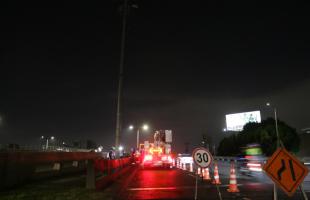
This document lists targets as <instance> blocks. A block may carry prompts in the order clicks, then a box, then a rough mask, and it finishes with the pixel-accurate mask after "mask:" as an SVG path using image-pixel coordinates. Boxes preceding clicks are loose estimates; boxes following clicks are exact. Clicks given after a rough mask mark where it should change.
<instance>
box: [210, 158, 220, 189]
mask: <svg viewBox="0 0 310 200" xmlns="http://www.w3.org/2000/svg"><path fill="white" fill-rule="evenodd" d="M212 184H215V185H219V184H221V181H220V176H219V169H218V167H217V162H215V163H214V180H213V181H212Z"/></svg>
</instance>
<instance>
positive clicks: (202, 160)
mask: <svg viewBox="0 0 310 200" xmlns="http://www.w3.org/2000/svg"><path fill="white" fill-rule="evenodd" d="M192 157H193V160H194V162H195V163H196V165H198V166H199V167H201V168H207V167H209V166H210V164H211V163H212V160H213V157H212V155H211V153H210V152H209V151H208V150H207V149H205V148H202V147H199V148H196V149H194V151H193V155H192Z"/></svg>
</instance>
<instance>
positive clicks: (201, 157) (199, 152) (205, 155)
mask: <svg viewBox="0 0 310 200" xmlns="http://www.w3.org/2000/svg"><path fill="white" fill-rule="evenodd" d="M192 157H193V160H194V162H195V164H196V165H197V166H198V167H200V168H207V167H209V166H210V165H211V163H212V160H213V157H212V155H211V153H210V152H209V151H208V150H207V149H205V148H202V147H199V148H196V149H194V151H193V154H192ZM197 188H198V178H197V174H196V185H195V200H197Z"/></svg>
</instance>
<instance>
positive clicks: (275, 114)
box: [274, 108, 280, 148]
mask: <svg viewBox="0 0 310 200" xmlns="http://www.w3.org/2000/svg"><path fill="white" fill-rule="evenodd" d="M274 120H275V123H276V133H277V148H279V147H280V136H279V129H278V118H277V109H276V108H274Z"/></svg>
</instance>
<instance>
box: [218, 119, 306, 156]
mask: <svg viewBox="0 0 310 200" xmlns="http://www.w3.org/2000/svg"><path fill="white" fill-rule="evenodd" d="M278 130H279V136H280V140H281V141H282V143H283V145H284V147H285V148H286V149H287V150H288V151H292V152H294V153H297V152H298V151H299V145H300V138H299V136H298V134H297V131H296V129H294V128H292V127H290V126H288V125H287V124H286V123H285V122H283V121H279V120H278ZM251 143H258V144H260V145H261V147H262V150H263V153H264V154H265V155H267V156H269V155H271V154H272V153H273V152H274V151H275V150H276V148H277V134H276V129H275V120H274V119H272V118H268V119H266V120H263V121H262V122H261V123H253V122H250V123H247V124H246V125H245V126H244V127H243V130H242V131H241V132H239V133H236V134H233V135H231V136H229V137H226V138H224V139H223V140H222V141H221V142H220V145H219V148H218V153H219V155H223V156H228V155H237V154H241V153H242V152H241V151H242V150H241V149H242V147H246V146H247V145H248V144H251Z"/></svg>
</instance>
